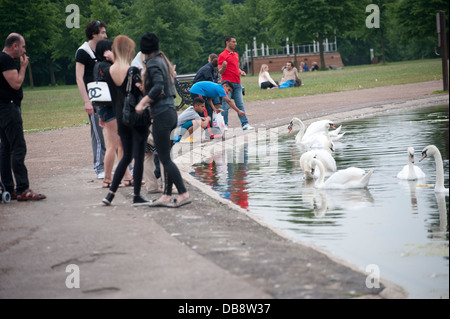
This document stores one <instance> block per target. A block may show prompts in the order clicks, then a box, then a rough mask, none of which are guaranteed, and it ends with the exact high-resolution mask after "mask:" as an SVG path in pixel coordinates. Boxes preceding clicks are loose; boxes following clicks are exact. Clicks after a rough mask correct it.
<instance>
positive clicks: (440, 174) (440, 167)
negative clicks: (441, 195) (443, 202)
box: [433, 149, 445, 192]
mask: <svg viewBox="0 0 450 319" xmlns="http://www.w3.org/2000/svg"><path fill="white" fill-rule="evenodd" d="M433 156H434V162H435V165H436V185H435V187H434V190H435V191H437V192H443V191H445V187H444V163H443V162H442V156H441V152H439V150H438V149H436V151H435V153H434V155H433Z"/></svg>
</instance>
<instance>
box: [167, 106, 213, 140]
mask: <svg viewBox="0 0 450 319" xmlns="http://www.w3.org/2000/svg"><path fill="white" fill-rule="evenodd" d="M204 111H205V100H204V99H202V98H200V97H196V98H195V99H194V101H193V106H190V107H189V108H187V109H186V110H185V111H183V113H181V114H180V116H179V117H178V124H177V128H176V132H177V135H176V137H175V142H179V141H180V140H182V138H183V137H184V138H183V140H185V141H188V142H194V141H195V140H194V139H193V138H192V137H190V138H188V137H189V136H191V135H192V134H193V133H194V131H195V130H196V129H198V128H199V127H201V128H202V129H206V127H207V126H208V122H210V121H211V118H210V117H209V116H207V117H202V116H203V114H204Z"/></svg>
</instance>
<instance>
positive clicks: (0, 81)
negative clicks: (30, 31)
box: [0, 33, 46, 201]
mask: <svg viewBox="0 0 450 319" xmlns="http://www.w3.org/2000/svg"><path fill="white" fill-rule="evenodd" d="M14 60H20V69H18V68H17V65H16V63H15V62H14ZM28 63H29V62H28V57H27V56H26V50H25V39H24V38H23V36H21V35H20V34H18V33H11V34H10V35H9V36H8V37H7V38H6V41H5V48H4V49H3V51H2V52H0V140H1V152H0V153H1V158H0V167H1V179H2V182H3V184H4V185H5V188H6V191H7V192H9V193H10V194H11V199H17V200H19V201H29V200H41V199H44V198H46V196H45V195H42V194H37V193H35V192H34V191H32V190H31V189H30V188H29V187H30V185H29V183H30V182H29V180H28V170H27V167H26V166H25V155H26V154H27V144H26V142H25V136H24V134H23V122H22V113H21V109H20V104H21V102H22V98H23V92H22V84H23V81H24V79H25V70H26V69H27V67H28ZM12 173H14V178H15V181H16V189H14V179H13V174H12Z"/></svg>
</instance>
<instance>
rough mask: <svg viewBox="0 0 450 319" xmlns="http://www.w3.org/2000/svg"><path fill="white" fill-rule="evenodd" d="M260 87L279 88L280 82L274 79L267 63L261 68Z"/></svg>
mask: <svg viewBox="0 0 450 319" xmlns="http://www.w3.org/2000/svg"><path fill="white" fill-rule="evenodd" d="M258 82H259V87H260V88H261V89H276V88H278V83H277V82H275V81H274V80H272V77H271V76H270V74H269V66H268V65H267V64H263V65H261V70H260V71H259V78H258Z"/></svg>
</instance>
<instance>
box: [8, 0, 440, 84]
mask: <svg viewBox="0 0 450 319" xmlns="http://www.w3.org/2000/svg"><path fill="white" fill-rule="evenodd" d="M371 3H374V4H377V5H378V6H379V7H380V24H381V26H380V28H379V29H368V28H367V27H366V26H365V21H366V17H367V13H366V12H365V8H366V6H367V5H368V4H371ZM69 4H76V5H77V6H78V7H79V9H80V27H79V28H72V29H69V28H67V27H66V18H67V17H68V15H69V13H67V12H66V7H67V6H68V5H69ZM440 10H442V11H444V12H445V14H446V17H447V19H448V4H447V2H446V1H444V0H427V1H426V0H378V1H377V0H363V1H353V0H302V1H294V0H277V1H270V0H165V1H156V0H21V1H17V0H0V41H4V39H5V38H6V37H7V36H8V34H10V33H12V32H18V33H21V34H22V35H23V36H24V37H25V40H26V42H27V52H28V55H29V56H30V57H31V60H30V61H31V63H30V67H29V71H30V75H31V74H32V75H33V79H34V83H35V84H36V85H48V84H53V85H54V84H57V83H59V84H73V83H75V70H74V66H75V51H76V49H77V48H78V47H79V46H80V45H81V44H82V43H83V42H84V41H86V36H85V26H86V24H87V23H88V22H89V21H92V20H101V21H104V22H106V23H107V25H108V28H107V33H108V37H109V39H111V40H113V39H114V38H115V37H116V36H117V35H119V34H125V35H128V36H130V37H131V38H132V39H133V40H134V41H135V42H136V48H137V50H139V40H140V37H141V36H142V35H143V34H144V33H145V32H146V31H152V32H155V33H156V34H158V36H159V37H160V39H161V49H162V50H163V51H164V52H165V53H166V54H167V56H168V57H169V59H171V60H172V62H173V63H174V64H177V71H178V73H191V72H196V71H197V70H198V68H200V67H201V66H202V65H204V64H205V63H206V60H207V57H208V55H209V54H210V53H216V54H218V53H220V52H221V51H222V50H223V49H224V42H223V39H224V37H225V36H226V35H234V36H235V37H236V38H237V40H238V44H239V45H238V47H237V51H238V52H239V53H242V52H243V50H244V48H245V44H249V46H251V44H252V43H253V38H254V37H256V39H257V41H258V43H265V44H268V45H270V46H273V47H276V46H281V45H282V44H283V43H284V41H285V39H286V37H289V38H290V40H291V41H292V42H294V43H296V44H306V43H311V42H312V41H314V40H315V41H321V39H323V38H325V37H329V38H333V37H334V36H337V37H338V39H339V41H338V48H340V52H341V56H342V57H343V60H344V61H347V60H348V58H349V57H351V56H355V55H356V56H357V55H368V53H369V49H370V48H373V49H375V51H376V54H377V55H380V54H382V52H384V56H385V58H386V60H387V61H398V60H405V59H417V58H424V57H433V56H434V49H435V47H436V46H437V34H436V13H437V12H439V11H440ZM447 32H448V30H447ZM447 34H448V33H447ZM28 77H30V76H29V75H28ZM30 80H31V78H29V79H28V80H27V82H26V83H30Z"/></svg>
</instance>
